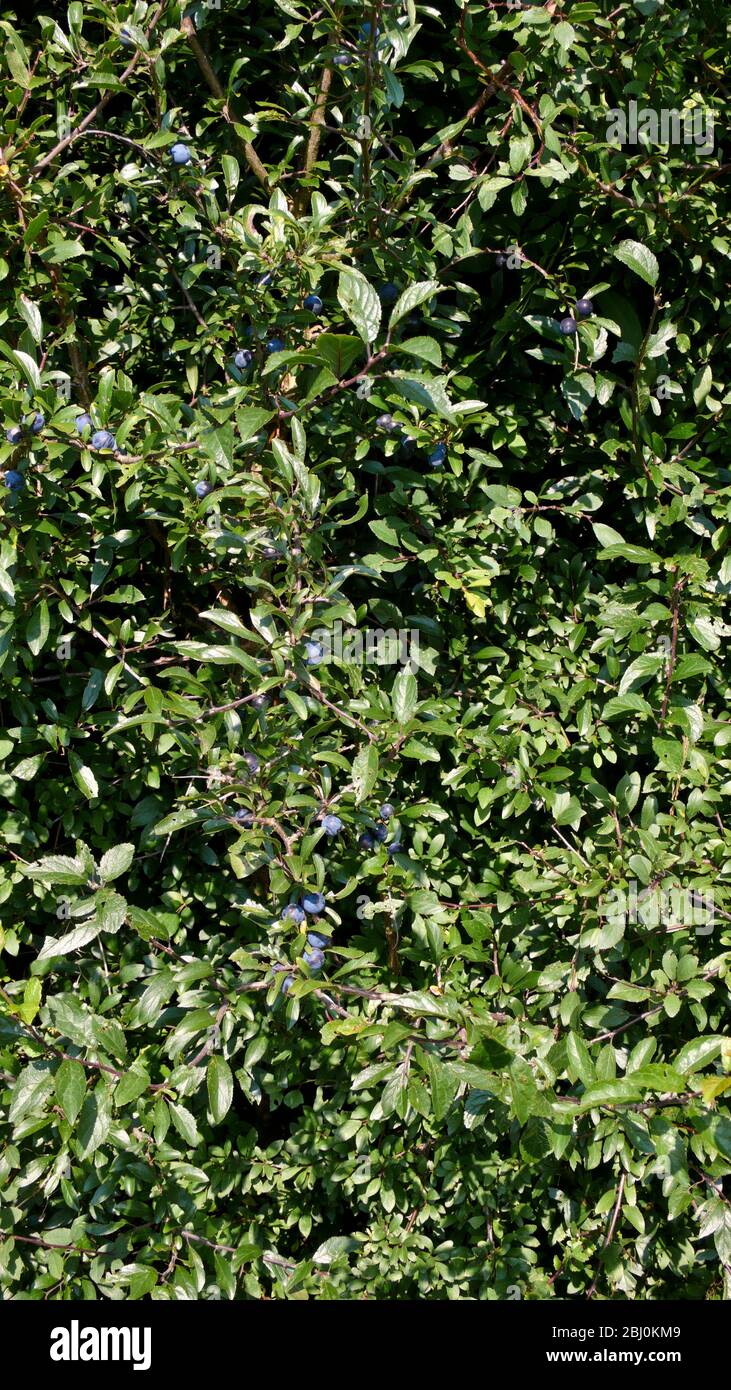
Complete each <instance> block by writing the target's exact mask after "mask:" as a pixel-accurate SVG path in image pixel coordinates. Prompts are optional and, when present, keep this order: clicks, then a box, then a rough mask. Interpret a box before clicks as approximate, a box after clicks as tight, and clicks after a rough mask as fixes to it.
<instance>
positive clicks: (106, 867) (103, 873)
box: [99, 844, 135, 883]
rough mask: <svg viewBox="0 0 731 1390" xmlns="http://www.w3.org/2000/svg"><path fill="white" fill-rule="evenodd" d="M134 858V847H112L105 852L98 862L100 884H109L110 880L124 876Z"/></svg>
mask: <svg viewBox="0 0 731 1390" xmlns="http://www.w3.org/2000/svg"><path fill="white" fill-rule="evenodd" d="M134 857H135V847H134V845H129V844H122V845H114V847H113V848H112V849H108V850H106V852H105V853H104V854H103V855H102V857H101V860H100V862H99V877H100V879H101V881H102V883H111V881H112V879H115V878H120V877H121V875H122V874H126V872H127V870H128V868H129V867H130V864H131V863H132V860H133V859H134Z"/></svg>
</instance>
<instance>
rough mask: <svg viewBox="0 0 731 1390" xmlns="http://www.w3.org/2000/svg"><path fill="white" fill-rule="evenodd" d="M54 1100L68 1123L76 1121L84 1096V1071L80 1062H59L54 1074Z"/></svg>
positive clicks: (71, 1123)
mask: <svg viewBox="0 0 731 1390" xmlns="http://www.w3.org/2000/svg"><path fill="white" fill-rule="evenodd" d="M55 1089H56V1100H57V1101H58V1103H59V1105H60V1106H61V1109H62V1110H63V1113H64V1115H65V1116H66V1119H67V1120H68V1122H69V1124H70V1125H74V1124H75V1123H76V1117H77V1115H78V1114H79V1112H80V1110H81V1107H82V1105H83V1103H84V1097H85V1096H86V1072H85V1070H84V1068H83V1067H82V1065H81V1063H80V1062H72V1061H70V1060H67V1061H64V1062H62V1063H61V1065H60V1067H59V1069H58V1071H57V1072H56V1076H55Z"/></svg>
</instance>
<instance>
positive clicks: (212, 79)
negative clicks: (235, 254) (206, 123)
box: [181, 16, 271, 192]
mask: <svg viewBox="0 0 731 1390" xmlns="http://www.w3.org/2000/svg"><path fill="white" fill-rule="evenodd" d="M181 29H182V31H183V33H184V34H185V37H186V39H187V40H188V43H189V44H190V47H191V48H192V50H193V53H194V54H195V58H196V62H197V63H198V67H199V68H200V70H201V72H202V73H203V76H204V77H205V79H206V82H207V83H208V86H209V87H210V89H211V91H212V92H213V95H214V96H215V97H217V98H218V100H219V101H222V102H223V110H222V115H223V119H224V121H226V122H227V124H228V125H230V126H233V122H232V120H231V113H230V111H229V109H228V102H227V101H226V93H225V92H224V90H223V87H222V86H221V83H220V82H219V80H218V77H217V76H216V74H215V72H214V71H213V68H212V67H211V64H210V62H209V60H208V57H207V55H206V53H205V51H204V49H203V47H202V45H201V43H200V40H199V39H198V35H197V34H196V32H195V25H194V23H193V21H192V19H190V18H189V17H187V16H186V18H185V19H184V20H183V23H182V25H181ZM234 135H235V136H236V139H237V140H238V142H239V144H240V145H241V148H242V150H243V151H244V156H245V159H246V163H247V164H248V166H249V168H250V169H251V172H252V174H255V175H256V177H257V179H258V180H259V183H260V184H261V185H262V187H263V188H265V189H266V190H267V192H269V189H270V187H271V185H270V183H269V175H268V173H267V171H266V169H265V168H264V165H263V164H262V162H261V160H260V158H259V156H258V154H257V153H256V150H255V149H254V146H253V145H252V144H251V143H250V141H248V140H244V139H243V137H242V136H241V135H239V133H238V131H237V130H235V129H234Z"/></svg>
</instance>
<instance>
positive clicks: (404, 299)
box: [389, 280, 441, 329]
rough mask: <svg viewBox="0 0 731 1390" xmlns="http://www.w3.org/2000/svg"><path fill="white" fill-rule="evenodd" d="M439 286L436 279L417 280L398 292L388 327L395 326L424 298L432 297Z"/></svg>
mask: <svg viewBox="0 0 731 1390" xmlns="http://www.w3.org/2000/svg"><path fill="white" fill-rule="evenodd" d="M440 289H441V286H440V284H439V281H438V280H419V281H417V283H416V284H414V285H409V287H408V289H405V290H404V292H403V294H400V295H399V297H398V299H397V300H396V303H395V304H394V306H393V309H392V310H391V318H390V320H389V329H393V328H395V326H396V324H397V323H399V321H400V320H401V319H403V318H405V317H406V315H407V314H410V313H411V312H412V310H413V309H416V308H417V307H418V305H419V304H423V303H424V302H425V300H427V299H432V298H433V297H434V295H435V294H438V293H439V290H440Z"/></svg>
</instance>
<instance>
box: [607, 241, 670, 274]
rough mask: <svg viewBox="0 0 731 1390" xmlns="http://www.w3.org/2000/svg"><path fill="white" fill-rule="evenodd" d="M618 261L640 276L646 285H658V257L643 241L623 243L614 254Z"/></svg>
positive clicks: (616, 247) (615, 248)
mask: <svg viewBox="0 0 731 1390" xmlns="http://www.w3.org/2000/svg"><path fill="white" fill-rule="evenodd" d="M612 254H613V255H614V256H615V257H616V259H617V260H618V261H621V262H622V264H623V265H626V266H627V267H628V268H629V269H630V270H632V271H634V274H635V275H639V277H640V279H641V280H644V281H645V284H646V285H656V284H657V277H658V275H659V274H660V267H659V265H658V262H657V257H656V256H655V255H654V254H653V252H652V251H650V250H649V249H648V247H647V246H643V245H642V242H641V241H622V242H620V244H619V246H615V247H614V251H613V253H612Z"/></svg>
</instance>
